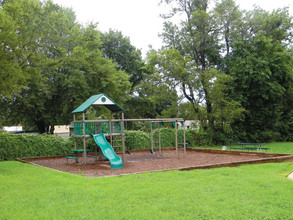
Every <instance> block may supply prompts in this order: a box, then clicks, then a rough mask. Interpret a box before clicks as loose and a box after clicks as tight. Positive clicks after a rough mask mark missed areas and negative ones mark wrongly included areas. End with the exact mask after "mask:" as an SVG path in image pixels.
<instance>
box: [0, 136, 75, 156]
mask: <svg viewBox="0 0 293 220" xmlns="http://www.w3.org/2000/svg"><path fill="white" fill-rule="evenodd" d="M71 149H72V143H71V142H70V141H69V140H68V139H64V138H62V137H56V136H53V135H28V134H22V135H16V134H9V133H6V132H1V133H0V160H14V159H15V158H22V157H41V156H55V155H65V154H70V150H71Z"/></svg>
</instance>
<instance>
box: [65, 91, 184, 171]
mask: <svg viewBox="0 0 293 220" xmlns="http://www.w3.org/2000/svg"><path fill="white" fill-rule="evenodd" d="M90 106H104V107H106V108H107V109H109V110H110V111H111V119H95V120H87V118H86V112H87V110H88V108H89V107H90ZM124 112H125V110H124V109H123V108H122V107H121V106H119V105H118V104H117V103H116V102H115V101H113V100H112V99H111V98H110V97H108V96H107V95H106V94H104V93H103V94H99V95H94V96H91V97H90V98H89V99H88V100H86V101H85V102H84V103H83V104H81V105H80V106H79V107H78V108H76V109H75V110H74V111H73V112H72V113H73V124H74V150H73V152H74V154H75V155H74V156H67V157H66V159H67V163H68V159H73V160H75V162H76V163H78V164H87V163H88V161H87V158H88V157H94V158H95V162H96V161H98V160H102V159H104V158H106V159H107V160H109V162H110V165H111V169H122V168H123V163H124V162H125V153H126V147H125V123H127V122H133V123H134V122H139V121H140V122H148V123H149V124H150V126H149V127H150V152H151V153H153V154H154V153H155V151H154V139H153V128H154V126H155V124H158V136H159V137H158V138H159V140H158V145H159V146H158V149H159V154H160V155H161V156H162V149H161V136H160V128H161V126H162V124H163V123H172V124H173V126H174V128H175V152H176V157H177V158H178V123H181V124H182V127H183V143H182V144H183V149H184V150H183V153H184V155H185V154H186V139H185V126H184V120H183V119H182V118H160V119H125V118H124ZM78 114H82V120H76V118H77V115H78ZM115 114H116V115H117V114H120V117H119V118H118V119H117V117H114V115H115ZM117 136H120V137H121V145H122V146H121V148H122V158H120V157H118V156H117V154H116V153H115V151H114V148H113V144H114V137H117ZM88 138H93V139H94V141H95V143H96V145H97V146H98V147H99V148H98V147H96V148H95V155H90V154H88V149H87V139H88ZM77 139H82V140H83V149H78V147H77ZM81 153H82V154H83V156H82V160H83V162H81V163H80V162H79V161H78V159H79V157H78V155H79V154H81Z"/></svg>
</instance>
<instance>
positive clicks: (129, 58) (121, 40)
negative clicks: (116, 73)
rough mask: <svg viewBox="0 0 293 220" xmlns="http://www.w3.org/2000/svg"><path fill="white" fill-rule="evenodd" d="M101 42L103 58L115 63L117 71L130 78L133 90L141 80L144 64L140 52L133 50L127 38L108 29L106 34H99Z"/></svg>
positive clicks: (118, 32)
mask: <svg viewBox="0 0 293 220" xmlns="http://www.w3.org/2000/svg"><path fill="white" fill-rule="evenodd" d="M101 41H102V44H101V46H100V49H101V51H102V52H103V54H104V56H105V58H108V59H111V60H113V61H114V62H116V63H117V69H118V70H123V71H125V72H126V73H127V74H128V75H129V76H130V82H131V83H132V89H133V88H134V87H135V86H136V85H138V84H139V82H140V81H141V80H142V78H143V72H144V66H145V64H144V62H143V60H142V57H141V51H140V50H139V49H137V48H135V47H134V46H133V45H132V44H131V42H130V39H129V37H125V36H123V34H122V32H120V31H114V30H111V29H110V30H109V32H108V33H107V32H106V33H101Z"/></svg>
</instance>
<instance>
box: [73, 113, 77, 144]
mask: <svg viewBox="0 0 293 220" xmlns="http://www.w3.org/2000/svg"><path fill="white" fill-rule="evenodd" d="M74 122H75V114H73V136H74V133H75V131H74V127H75V126H74ZM74 149H75V150H76V149H77V147H76V138H75V137H74Z"/></svg>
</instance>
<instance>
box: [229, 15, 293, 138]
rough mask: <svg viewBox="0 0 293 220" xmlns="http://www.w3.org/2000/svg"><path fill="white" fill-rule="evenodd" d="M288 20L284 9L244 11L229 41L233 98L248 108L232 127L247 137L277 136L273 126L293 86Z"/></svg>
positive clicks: (243, 136)
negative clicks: (235, 33) (242, 119)
mask: <svg viewBox="0 0 293 220" xmlns="http://www.w3.org/2000/svg"><path fill="white" fill-rule="evenodd" d="M290 20H291V18H290V16H289V14H288V11H287V10H286V9H285V10H276V11H273V12H272V13H268V12H266V11H264V10H261V9H255V10H254V11H252V12H247V13H246V14H245V17H244V18H243V19H242V22H241V23H240V24H239V26H238V33H239V34H238V35H237V36H236V37H235V39H234V40H233V42H232V49H233V51H232V53H231V56H230V57H229V59H230V61H229V62H228V65H227V72H229V74H230V75H231V76H232V77H233V84H232V86H233V91H234V92H233V93H232V94H233V99H234V100H238V101H240V102H241V105H242V106H243V107H244V108H245V109H246V110H247V114H246V116H245V120H244V122H241V123H236V124H235V130H238V132H239V134H240V136H241V137H242V138H244V139H246V140H252V141H268V140H271V139H278V138H280V131H279V130H278V129H276V128H278V125H279V123H280V121H281V118H282V117H283V116H284V114H283V112H284V110H283V108H284V104H283V103H284V99H287V98H286V97H287V94H290V92H289V90H290V89H291V88H292V52H290V50H289V47H288V46H289V45H290V41H291V37H292V36H291V31H292V23H291V22H290ZM282 115H283V116H282ZM286 117H287V116H286Z"/></svg>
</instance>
